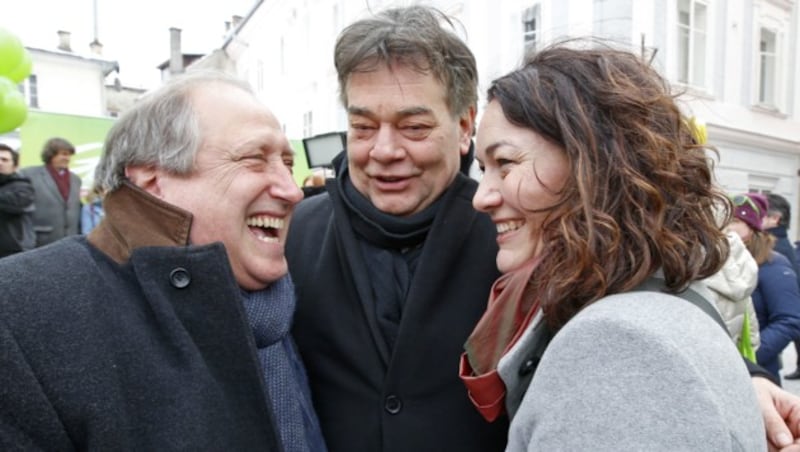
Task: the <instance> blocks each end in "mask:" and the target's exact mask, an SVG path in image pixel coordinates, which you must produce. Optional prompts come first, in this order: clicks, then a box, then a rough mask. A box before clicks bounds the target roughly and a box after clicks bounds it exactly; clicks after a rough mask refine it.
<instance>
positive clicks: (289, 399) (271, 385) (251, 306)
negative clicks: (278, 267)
mask: <svg viewBox="0 0 800 452" xmlns="http://www.w3.org/2000/svg"><path fill="white" fill-rule="evenodd" d="M242 298H243V302H244V309H245V313H246V314H247V319H248V321H249V323H250V327H251V328H252V329H253V335H254V336H255V340H256V347H257V348H258V359H259V361H260V362H261V370H262V372H263V373H264V383H265V387H266V391H267V399H268V400H269V401H270V402H271V403H272V412H273V414H274V417H275V422H276V423H277V424H278V432H279V434H280V438H281V443H283V448H284V450H285V451H287V452H295V451H297V452H317V451H323V452H324V451H325V450H327V449H326V447H325V441H324V439H323V438H322V431H321V430H320V427H319V421H318V420H317V415H316V413H314V409H313V407H312V405H311V391H310V390H309V387H308V377H306V371H305V368H304V367H303V363H302V361H300V358H299V357H298V355H297V352H296V350H295V345H294V341H293V340H292V338H291V336H290V335H289V328H290V327H291V324H292V318H293V316H294V308H295V299H294V284H292V280H291V278H290V277H289V275H286V276H284V277H283V278H281V279H279V280H277V281H275V282H274V283H272V284H271V285H270V286H269V287H267V288H266V289H264V290H259V291H256V292H245V291H242Z"/></svg>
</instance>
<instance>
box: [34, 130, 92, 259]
mask: <svg viewBox="0 0 800 452" xmlns="http://www.w3.org/2000/svg"><path fill="white" fill-rule="evenodd" d="M74 154H75V147H74V146H73V145H72V143H70V142H69V141H67V140H65V139H63V138H51V139H49V140H47V142H46V143H45V145H44V148H43V149H42V161H43V162H44V165H43V166H34V167H28V168H23V169H21V170H20V174H21V175H22V176H24V177H27V178H29V179H30V180H31V183H32V184H33V188H34V190H36V202H35V205H36V210H35V211H34V213H33V227H34V230H35V231H36V246H37V247H39V246H44V245H47V244H49V243H53V242H55V241H56V240H59V239H61V238H64V237H67V236H70V235H76V234H79V233H80V219H81V197H80V190H81V179H80V177H78V175H77V174H75V173H73V172H71V171H70V170H69V162H70V159H71V158H72V156H73V155H74Z"/></svg>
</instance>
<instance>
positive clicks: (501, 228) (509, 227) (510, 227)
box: [496, 220, 525, 234]
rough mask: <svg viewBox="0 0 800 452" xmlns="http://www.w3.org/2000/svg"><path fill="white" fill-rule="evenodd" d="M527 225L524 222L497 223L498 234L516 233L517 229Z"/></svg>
mask: <svg viewBox="0 0 800 452" xmlns="http://www.w3.org/2000/svg"><path fill="white" fill-rule="evenodd" d="M523 224H525V222H524V221H520V220H517V221H506V222H505V223H497V225H496V226H497V233H498V234H503V233H505V232H509V231H516V230H517V229H519V228H521V227H522V225H523Z"/></svg>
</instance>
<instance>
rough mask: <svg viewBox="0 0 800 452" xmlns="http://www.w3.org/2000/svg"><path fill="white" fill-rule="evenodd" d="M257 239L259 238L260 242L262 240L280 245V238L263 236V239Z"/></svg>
mask: <svg viewBox="0 0 800 452" xmlns="http://www.w3.org/2000/svg"><path fill="white" fill-rule="evenodd" d="M257 238H258V240H261V241H262V242H268V243H278V238H277V237H268V236H263V237H257Z"/></svg>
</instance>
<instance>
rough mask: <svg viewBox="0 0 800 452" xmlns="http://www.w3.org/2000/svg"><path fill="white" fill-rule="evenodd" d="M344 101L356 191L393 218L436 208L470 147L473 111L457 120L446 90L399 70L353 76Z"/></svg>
mask: <svg viewBox="0 0 800 452" xmlns="http://www.w3.org/2000/svg"><path fill="white" fill-rule="evenodd" d="M347 99H348V103H349V105H348V106H347V111H348V117H349V130H348V134H347V157H348V163H349V172H350V177H351V179H352V182H353V185H354V186H355V188H356V189H357V190H358V191H359V192H360V193H361V194H363V195H364V196H366V197H367V198H368V199H369V200H370V202H372V204H373V205H374V206H375V207H377V208H378V209H379V210H381V211H383V212H386V213H388V214H392V215H398V216H407V215H412V214H414V213H417V212H420V211H421V210H423V209H425V208H426V207H428V206H429V205H431V203H433V202H434V201H435V200H436V199H437V198H439V196H440V195H441V194H442V193H443V192H444V191H445V190H446V189H447V187H448V186H449V185H450V183H451V182H452V181H453V179H454V178H455V176H456V173H457V172H458V169H459V163H460V158H461V155H465V154H466V153H467V151H468V150H469V140H470V133H471V131H472V125H473V119H474V110H473V109H471V108H470V109H469V110H468V111H467V112H465V113H464V114H463V115H462V116H461V117H460V118H454V117H453V115H452V114H450V111H449V110H448V108H447V103H446V102H445V88H444V86H443V85H442V84H441V83H440V82H439V81H438V80H436V78H434V76H433V75H431V74H421V73H419V72H416V71H414V70H412V69H409V68H407V67H405V66H402V65H394V66H392V68H391V70H390V68H388V67H386V66H381V67H379V68H378V69H377V70H374V71H371V72H354V73H353V74H352V75H351V76H350V79H349V80H348V83H347Z"/></svg>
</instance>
